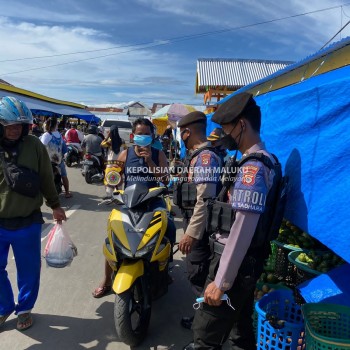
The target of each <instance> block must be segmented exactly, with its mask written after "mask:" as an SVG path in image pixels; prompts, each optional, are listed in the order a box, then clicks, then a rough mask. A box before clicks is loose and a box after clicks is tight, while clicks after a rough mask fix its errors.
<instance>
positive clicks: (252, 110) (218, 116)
mask: <svg viewBox="0 0 350 350" xmlns="http://www.w3.org/2000/svg"><path fill="white" fill-rule="evenodd" d="M257 112H259V113H260V107H259V106H257V104H256V102H255V100H254V98H253V95H252V94H249V93H247V92H242V93H240V94H238V95H234V96H233V97H231V98H230V99H229V100H227V101H225V102H224V103H223V104H222V105H221V106H220V107H219V108H218V110H217V111H216V112H215V113H214V115H213V117H212V120H213V122H215V123H218V124H221V125H222V124H228V123H231V122H232V121H233V120H235V119H236V118H238V117H240V116H242V115H243V116H244V115H246V116H248V115H250V114H254V115H255V114H256V113H257Z"/></svg>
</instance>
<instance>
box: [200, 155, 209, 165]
mask: <svg viewBox="0 0 350 350" xmlns="http://www.w3.org/2000/svg"><path fill="white" fill-rule="evenodd" d="M210 158H211V156H210V154H209V153H205V154H201V161H202V164H203V165H209V164H210Z"/></svg>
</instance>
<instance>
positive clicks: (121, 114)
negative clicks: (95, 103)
mask: <svg viewBox="0 0 350 350" xmlns="http://www.w3.org/2000/svg"><path fill="white" fill-rule="evenodd" d="M88 110H89V111H90V112H91V113H93V114H95V115H96V116H98V117H99V118H100V119H101V120H106V119H112V120H124V121H127V120H128V116H127V109H122V108H115V107H88Z"/></svg>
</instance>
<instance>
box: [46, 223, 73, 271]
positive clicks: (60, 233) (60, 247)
mask: <svg viewBox="0 0 350 350" xmlns="http://www.w3.org/2000/svg"><path fill="white" fill-rule="evenodd" d="M77 255H78V251H77V247H76V246H75V245H74V243H73V242H72V240H71V239H70V237H69V235H68V233H67V230H66V228H65V227H64V226H63V225H62V224H58V223H57V224H55V226H54V227H53V228H52V229H51V231H50V233H49V235H48V240H47V243H46V246H45V251H44V257H45V259H46V263H47V265H48V266H51V267H57V268H60V267H66V266H69V265H70V264H71V262H72V261H73V258H74V257H75V256H77Z"/></svg>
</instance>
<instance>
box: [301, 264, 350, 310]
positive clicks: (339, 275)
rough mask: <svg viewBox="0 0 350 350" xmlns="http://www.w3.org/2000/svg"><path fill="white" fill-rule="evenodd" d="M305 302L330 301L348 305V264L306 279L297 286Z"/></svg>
mask: <svg viewBox="0 0 350 350" xmlns="http://www.w3.org/2000/svg"><path fill="white" fill-rule="evenodd" d="M298 289H299V290H300V293H301V295H302V296H303V298H304V299H305V301H306V302H307V303H330V304H338V305H345V306H349V307H350V265H349V264H345V265H342V266H340V267H338V268H336V269H333V270H332V271H330V272H328V273H326V274H322V275H320V276H317V277H315V278H313V279H312V280H309V281H306V282H304V283H302V284H301V285H299V286H298Z"/></svg>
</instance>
